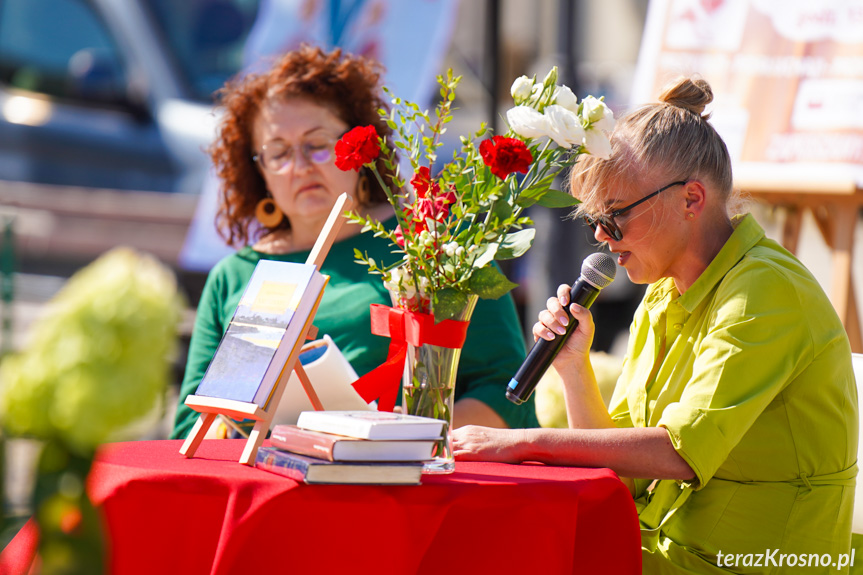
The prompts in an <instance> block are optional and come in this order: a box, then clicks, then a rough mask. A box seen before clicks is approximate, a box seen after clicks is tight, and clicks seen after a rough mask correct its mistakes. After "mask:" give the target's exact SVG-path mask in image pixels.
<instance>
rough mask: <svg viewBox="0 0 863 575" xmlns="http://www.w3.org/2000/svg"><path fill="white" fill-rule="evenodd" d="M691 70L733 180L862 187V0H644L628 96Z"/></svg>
mask: <svg viewBox="0 0 863 575" xmlns="http://www.w3.org/2000/svg"><path fill="white" fill-rule="evenodd" d="M690 73H699V74H701V75H702V76H703V77H704V78H705V79H706V80H707V81H708V82H710V84H711V86H712V87H713V91H714V94H715V96H716V100H715V101H714V104H713V106H712V109H713V111H714V115H713V123H714V125H715V126H716V128H717V130H718V131H719V132H720V134H721V135H722V136H723V138H724V139H725V141H726V143H727V145H728V148H729V152H730V153H731V156H732V160H733V161H734V164H735V176H736V178H735V179H736V180H738V181H739V182H741V183H743V182H751V181H754V182H762V181H765V180H774V181H779V182H790V181H799V180H801V179H802V180H804V181H809V182H813V183H817V182H853V183H854V184H856V186H857V187H863V0H821V1H819V2H810V1H802V0H651V2H650V7H649V10H648V17H647V23H646V26H645V32H644V36H643V40H642V47H641V52H640V54H639V60H638V67H637V72H636V76H635V80H634V84H633V90H632V100H631V101H632V102H633V103H643V102H648V101H653V100H655V99H656V97H657V95H658V94H659V92H660V91H661V89H662V87H663V86H664V85H665V84H666V83H667V82H668V81H669V80H671V79H673V78H675V77H676V76H678V75H681V74H690Z"/></svg>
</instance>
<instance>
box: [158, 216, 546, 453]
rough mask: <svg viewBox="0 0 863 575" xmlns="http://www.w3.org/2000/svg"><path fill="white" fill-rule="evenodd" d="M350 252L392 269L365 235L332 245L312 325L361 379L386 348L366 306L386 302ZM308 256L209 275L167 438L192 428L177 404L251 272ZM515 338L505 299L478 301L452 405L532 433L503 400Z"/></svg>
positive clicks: (527, 408)
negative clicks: (485, 412) (484, 408)
mask: <svg viewBox="0 0 863 575" xmlns="http://www.w3.org/2000/svg"><path fill="white" fill-rule="evenodd" d="M354 249H358V250H360V252H363V253H367V254H368V255H369V256H370V257H373V258H375V259H376V260H377V261H379V262H392V261H393V258H394V257H396V256H394V255H393V254H392V253H390V247H389V244H388V242H387V241H386V240H383V239H381V238H375V237H374V236H373V235H372V234H367V233H364V234H359V235H356V236H353V237H351V238H348V239H346V240H344V241H341V242H336V243H335V244H334V245H333V247H332V248H331V249H330V252H329V254H328V255H327V259H326V261H325V262H324V266H323V269H322V270H321V272H322V273H323V274H325V275H328V276H330V280H329V283H328V284H327V287H326V289H325V290H324V296H323V299H322V301H321V305H320V307H319V308H318V312H317V314H316V315H315V319H314V325H315V327H317V328H318V337H322V336H323V335H324V334H329V336H330V337H331V338H333V341H335V343H336V345H337V346H338V347H339V349H340V350H341V351H342V353H343V354H344V356H345V357H346V358H347V360H348V361H349V362H350V363H351V365H352V366H353V368H354V370H356V372H357V374H359V375H363V374H365V373H367V372H369V371H371V370H372V369H374V368H375V367H377V366H378V365H380V364H381V363H383V362H384V361H385V360H386V357H387V351H388V349H389V342H390V340H389V338H385V337H380V336H376V335H372V333H371V322H370V315H369V314H370V312H369V304H372V303H380V304H385V305H390V301H389V295H388V293H387V291H386V289H385V288H384V286H383V282H382V281H381V278H380V277H379V276H373V275H371V274H369V273H368V271H367V269H366V268H365V266H362V265H359V264H357V263H355V262H354ZM308 255H309V252H308V251H305V252H297V253H291V254H284V255H269V254H262V253H260V252H256V251H254V250H253V249H251V248H250V247H246V248H243V249H241V250H240V251H238V252H237V253H235V254H232V255H230V256H227V257H226V258H224V259H223V260H222V261H220V262H219V263H218V264H216V266H215V267H214V268H213V269H212V271H211V272H210V275H209V276H208V278H207V282H206V285H205V286H204V290H203V293H202V294H201V300H200V303H199V305H198V312H197V316H196V318H195V328H194V331H193V332H192V339H191V343H190V346H189V356H188V361H187V363H186V373H185V377H184V378H183V383H182V387H181V389H180V399H179V405H178V407H177V415H176V418H175V420H174V430H173V432H172V434H171V437H172V438H184V437H186V436H187V435H188V434H189V431H190V430H191V429H192V426H193V425H194V423H195V420H196V418H197V415H198V414H197V413H196V412H195V411H193V410H192V409H190V408H188V407H186V405H185V404H184V403H183V402H184V401H185V399H186V396H188V395H189V394H193V393H194V392H195V390H196V389H197V388H198V384H199V383H200V382H201V379H202V378H203V376H204V372H205V371H206V369H207V366H208V365H209V364H210V361H211V360H212V359H213V354H214V353H215V352H216V348H217V347H218V345H219V341H221V338H222V335H223V334H224V333H225V330H226V329H227V327H228V323H230V321H231V318H232V317H233V314H234V311H235V310H236V308H237V304H238V303H239V301H240V296H241V295H242V294H243V290H244V289H245V288H246V284H247V283H248V281H249V278H250V277H251V276H252V271H253V270H254V269H255V265H256V264H257V263H258V261H259V260H261V259H264V258H266V259H273V260H278V261H287V262H298V263H303V262H305V261H306V258H307V257H308ZM521 334H522V330H521V326H520V323H519V320H518V316H517V314H516V311H515V306H514V304H513V301H512V297H510V296H509V295H506V296H504V297H502V298H500V299H498V300H479V302H478V303H477V306H476V309H475V310H474V314H473V317H472V318H471V322H470V326H469V328H468V333H467V340H466V341H465V345H464V348H463V350H462V354H461V359H460V361H459V368H458V376H457V379H456V393H455V398H456V400H458V399H461V398H463V397H473V398H475V399H478V400H480V401H482V402H483V403H485V404H487V405H489V406H490V407H491V408H492V409H494V410H495V411H496V412H497V413H498V414H499V415H500V416H501V417H502V418H503V419H504V420H505V421H506V422H507V424H508V425H509V426H510V427H537V426H538V423H537V419H536V412H535V409H534V403H533V399H531V400H530V401H529V402H528V403H526V404H524V405H520V406H516V405H514V404H513V403H511V402H510V401H509V400H508V399H506V395H505V394H506V385H507V383H508V382H509V380H510V378H511V377H512V376H513V375H515V372H516V371H517V370H518V368H519V366H520V365H521V362H522V361H523V360H524V358H525V346H524V340H523V339H522V335H521Z"/></svg>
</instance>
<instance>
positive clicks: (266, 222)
mask: <svg viewBox="0 0 863 575" xmlns="http://www.w3.org/2000/svg"><path fill="white" fill-rule="evenodd" d="M255 217H256V218H257V219H258V221H259V222H261V225H262V226H264V227H265V228H275V227H276V226H278V225H279V224H281V223H282V220H283V219H284V217H285V214H283V213H282V210H280V209H279V206H277V205H276V202H275V201H273V198H264V199H263V200H261V201H260V202H258V205H257V206H255Z"/></svg>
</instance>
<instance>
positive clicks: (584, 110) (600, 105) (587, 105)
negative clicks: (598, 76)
mask: <svg viewBox="0 0 863 575" xmlns="http://www.w3.org/2000/svg"><path fill="white" fill-rule="evenodd" d="M581 105H582V107H581V117H582V118H583V119H584V122H585V123H586V124H588V125H589V126H590V127H591V128H596V129H598V130H605V131H607V132H610V131H612V130H613V129H614V124H615V121H614V112H612V111H611V108H609V107H608V106H606V105H605V102H603V101H602V100H600V99H598V98H594V97H593V96H586V97H585V98H584V100H582V101H581Z"/></svg>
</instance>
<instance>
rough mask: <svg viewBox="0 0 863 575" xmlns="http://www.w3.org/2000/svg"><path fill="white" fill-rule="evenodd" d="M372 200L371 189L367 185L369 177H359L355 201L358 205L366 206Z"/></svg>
mask: <svg viewBox="0 0 863 575" xmlns="http://www.w3.org/2000/svg"><path fill="white" fill-rule="evenodd" d="M371 199H372V189H371V185H370V184H369V177H368V176H367V175H365V174H362V175H360V181H359V182H358V184H357V201H358V202H359V203H360V205H363V206H365V205H368V203H369V202H370V201H371Z"/></svg>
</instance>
